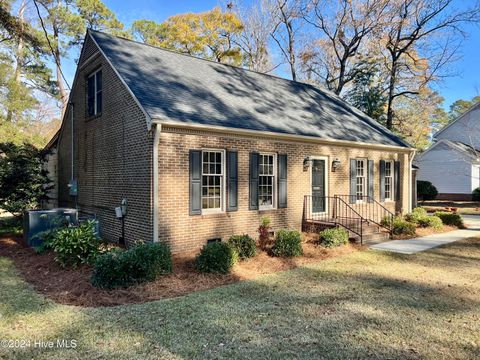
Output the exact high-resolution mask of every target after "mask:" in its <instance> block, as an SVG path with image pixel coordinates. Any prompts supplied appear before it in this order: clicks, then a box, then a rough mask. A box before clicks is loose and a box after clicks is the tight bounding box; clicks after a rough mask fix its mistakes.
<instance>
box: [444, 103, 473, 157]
mask: <svg viewBox="0 0 480 360" xmlns="http://www.w3.org/2000/svg"><path fill="white" fill-rule="evenodd" d="M435 138H436V139H437V140H440V139H446V140H452V141H460V142H462V143H464V144H467V145H470V146H472V147H474V148H476V149H478V148H480V106H478V107H477V108H475V109H473V110H472V111H470V112H468V113H466V114H465V115H464V116H463V117H461V118H459V119H458V120H457V121H456V122H454V123H452V124H451V125H450V126H448V127H447V128H445V130H443V131H442V132H441V133H440V134H438V135H436V136H435Z"/></svg>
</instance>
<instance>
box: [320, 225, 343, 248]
mask: <svg viewBox="0 0 480 360" xmlns="http://www.w3.org/2000/svg"><path fill="white" fill-rule="evenodd" d="M347 244H348V231H347V230H345V229H343V228H332V229H325V230H323V231H321V232H320V245H322V246H323V247H326V248H333V247H337V246H342V245H347Z"/></svg>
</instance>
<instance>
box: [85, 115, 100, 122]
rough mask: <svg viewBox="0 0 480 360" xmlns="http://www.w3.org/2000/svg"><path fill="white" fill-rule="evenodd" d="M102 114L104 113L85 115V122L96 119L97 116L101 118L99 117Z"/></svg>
mask: <svg viewBox="0 0 480 360" xmlns="http://www.w3.org/2000/svg"><path fill="white" fill-rule="evenodd" d="M101 116H102V113H99V114H97V115H92V116H88V115H87V116H86V117H85V122H89V121H92V120H95V119H97V118H99V117H101Z"/></svg>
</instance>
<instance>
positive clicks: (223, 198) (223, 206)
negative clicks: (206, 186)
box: [200, 148, 227, 215]
mask: <svg viewBox="0 0 480 360" xmlns="http://www.w3.org/2000/svg"><path fill="white" fill-rule="evenodd" d="M204 152H221V153H222V189H221V192H220V197H221V201H220V203H221V204H220V206H221V207H220V209H218V208H217V209H203V188H202V194H201V198H200V199H201V203H200V208H202V215H211V214H222V213H224V212H226V208H227V199H226V195H227V180H226V178H227V173H226V170H227V167H226V152H225V149H212V148H205V149H202V155H201V157H202V161H201V164H200V165H201V171H202V175H201V183H202V187H203V153H204Z"/></svg>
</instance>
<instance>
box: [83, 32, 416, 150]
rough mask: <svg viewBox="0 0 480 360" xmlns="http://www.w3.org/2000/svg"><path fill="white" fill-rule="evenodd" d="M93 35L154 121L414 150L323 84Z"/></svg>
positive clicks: (117, 38) (115, 38) (100, 34)
mask: <svg viewBox="0 0 480 360" xmlns="http://www.w3.org/2000/svg"><path fill="white" fill-rule="evenodd" d="M89 33H90V35H91V36H92V37H93V38H94V40H95V41H96V42H97V44H98V45H99V46H100V48H101V49H102V50H103V52H104V53H105V55H106V56H107V58H108V59H109V60H110V62H111V63H112V65H113V66H114V67H115V69H116V70H117V71H118V73H119V74H120V76H121V77H122V78H123V79H124V81H125V82H126V84H127V85H128V86H129V87H130V89H131V91H132V92H133V94H134V95H135V96H136V97H137V99H138V101H139V102H140V104H141V105H142V106H143V108H144V109H145V111H146V112H147V113H148V114H149V115H150V117H151V118H152V119H161V120H165V121H168V122H178V123H183V124H202V125H215V126H224V127H229V128H237V129H249V130H258V131H269V132H276V133H282V134H292V135H306V136H315V137H319V138H322V139H337V140H350V141H358V142H363V143H372V144H383V145H394V146H402V147H408V145H407V144H406V143H405V142H403V141H402V140H401V139H400V138H398V137H397V136H395V135H394V134H392V133H391V132H390V131H388V130H387V129H385V128H384V127H382V126H380V125H379V124H378V123H377V122H375V121H374V120H372V119H370V118H369V117H368V116H366V115H365V114H363V113H362V112H360V111H358V110H357V109H355V108H354V107H352V106H350V105H348V104H347V103H346V102H345V101H343V100H342V99H340V98H339V97H338V96H336V95H334V94H332V93H331V92H328V91H326V90H323V89H320V88H318V87H314V86H312V85H309V84H305V83H301V82H294V81H290V80H286V79H282V78H278V77H275V76H270V75H265V74H260V73H256V72H253V71H248V70H245V69H241V68H237V67H233V66H228V65H224V64H219V63H216V62H212V61H207V60H202V59H198V58H195V57H192V56H188V55H184V54H179V53H176V52H173V51H169V50H165V49H161V48H157V47H153V46H149V45H145V44H141V43H138V42H134V41H130V40H126V39H122V38H119V37H115V36H111V35H107V34H104V33H101V32H98V31H89Z"/></svg>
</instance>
